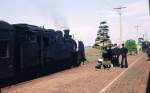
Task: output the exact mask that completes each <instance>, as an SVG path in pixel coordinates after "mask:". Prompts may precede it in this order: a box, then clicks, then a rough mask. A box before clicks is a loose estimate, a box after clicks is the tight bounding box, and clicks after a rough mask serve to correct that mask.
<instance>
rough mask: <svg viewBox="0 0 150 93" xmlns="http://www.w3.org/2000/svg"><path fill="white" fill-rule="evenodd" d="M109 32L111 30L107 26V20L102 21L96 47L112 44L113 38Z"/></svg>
mask: <svg viewBox="0 0 150 93" xmlns="http://www.w3.org/2000/svg"><path fill="white" fill-rule="evenodd" d="M108 32H109V27H108V26H107V22H106V21H102V22H100V26H99V30H98V31H97V37H96V39H95V44H94V47H96V48H103V47H105V46H107V45H109V44H111V40H110V36H109V35H108Z"/></svg>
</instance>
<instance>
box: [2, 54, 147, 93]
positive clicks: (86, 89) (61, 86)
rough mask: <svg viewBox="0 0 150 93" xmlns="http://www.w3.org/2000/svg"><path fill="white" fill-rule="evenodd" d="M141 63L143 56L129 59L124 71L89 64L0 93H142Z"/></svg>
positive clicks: (144, 77)
mask: <svg viewBox="0 0 150 93" xmlns="http://www.w3.org/2000/svg"><path fill="white" fill-rule="evenodd" d="M145 60H146V57H145V55H144V54H139V55H136V56H129V58H128V61H129V68H128V69H125V68H123V69H121V68H112V69H110V70H103V69H101V70H96V69H95V68H94V67H95V65H96V64H97V63H96V62H93V63H89V64H86V65H81V66H80V67H77V68H73V69H68V70H65V71H62V72H58V73H54V74H51V75H48V76H44V77H41V78H38V79H34V80H31V81H27V82H23V83H19V84H17V85H13V86H9V87H6V88H3V89H2V90H1V93H146V92H145V91H146V85H147V79H148V72H149V71H150V63H149V62H146V61H145ZM134 62H135V64H134V65H133V66H132V67H130V66H131V64H132V63H134ZM125 70H126V71H125ZM124 71H125V73H123V74H122V75H121V76H120V77H119V78H118V79H117V80H116V81H115V82H113V83H112V81H114V80H115V79H116V78H117V77H118V76H119V75H120V74H121V73H122V72H124ZM110 83H112V84H111V85H110V86H109V87H107V86H108V85H109V84H110ZM103 89H106V90H105V91H102V90H103Z"/></svg>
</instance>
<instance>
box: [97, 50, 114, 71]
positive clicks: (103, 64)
mask: <svg viewBox="0 0 150 93" xmlns="http://www.w3.org/2000/svg"><path fill="white" fill-rule="evenodd" d="M111 67H112V64H111V61H110V60H109V58H108V53H107V51H106V48H104V49H103V50H102V52H101V55H100V58H99V59H98V65H97V66H95V68H96V69H102V68H104V69H109V68H111Z"/></svg>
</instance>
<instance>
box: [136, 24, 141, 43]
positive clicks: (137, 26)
mask: <svg viewBox="0 0 150 93" xmlns="http://www.w3.org/2000/svg"><path fill="white" fill-rule="evenodd" d="M139 27H140V26H139V25H136V26H135V28H136V31H137V36H136V38H137V44H138V38H139Z"/></svg>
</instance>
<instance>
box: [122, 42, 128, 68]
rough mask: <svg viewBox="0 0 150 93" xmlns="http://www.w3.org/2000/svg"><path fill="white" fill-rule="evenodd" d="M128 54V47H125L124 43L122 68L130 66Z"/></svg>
mask: <svg viewBox="0 0 150 93" xmlns="http://www.w3.org/2000/svg"><path fill="white" fill-rule="evenodd" d="M127 54H128V49H127V48H126V47H124V44H122V48H121V57H122V59H121V68H124V67H125V68H128V62H127Z"/></svg>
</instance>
